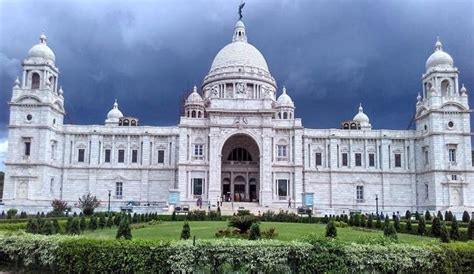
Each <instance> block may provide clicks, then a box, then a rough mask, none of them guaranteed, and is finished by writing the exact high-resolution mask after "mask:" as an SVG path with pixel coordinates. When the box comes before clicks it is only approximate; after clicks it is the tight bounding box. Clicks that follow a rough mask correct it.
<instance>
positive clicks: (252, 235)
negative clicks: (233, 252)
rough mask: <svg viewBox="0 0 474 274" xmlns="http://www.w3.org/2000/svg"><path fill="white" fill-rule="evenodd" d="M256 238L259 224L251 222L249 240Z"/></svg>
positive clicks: (257, 237) (258, 237)
mask: <svg viewBox="0 0 474 274" xmlns="http://www.w3.org/2000/svg"><path fill="white" fill-rule="evenodd" d="M258 239H260V225H259V224H258V223H253V224H252V226H251V227H250V231H249V240H258Z"/></svg>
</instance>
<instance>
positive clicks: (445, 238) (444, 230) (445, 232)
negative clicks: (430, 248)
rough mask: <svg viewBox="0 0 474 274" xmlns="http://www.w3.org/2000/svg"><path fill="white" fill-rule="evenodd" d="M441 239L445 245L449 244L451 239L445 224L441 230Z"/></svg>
mask: <svg viewBox="0 0 474 274" xmlns="http://www.w3.org/2000/svg"><path fill="white" fill-rule="evenodd" d="M439 237H440V239H441V241H442V242H443V243H449V242H450V238H449V231H448V228H447V227H446V225H445V224H444V223H443V226H441V228H440V230H439Z"/></svg>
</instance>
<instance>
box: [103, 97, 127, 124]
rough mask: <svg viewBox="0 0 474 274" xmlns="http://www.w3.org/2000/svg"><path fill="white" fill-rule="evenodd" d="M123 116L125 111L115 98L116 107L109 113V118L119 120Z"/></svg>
mask: <svg viewBox="0 0 474 274" xmlns="http://www.w3.org/2000/svg"><path fill="white" fill-rule="evenodd" d="M122 117H123V113H122V112H121V111H120V110H119V108H118V103H117V99H115V103H114V107H113V108H112V109H111V110H110V111H109V113H107V120H115V119H116V120H117V122H118V119H120V118H122Z"/></svg>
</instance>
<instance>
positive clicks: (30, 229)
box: [25, 218, 40, 234]
mask: <svg viewBox="0 0 474 274" xmlns="http://www.w3.org/2000/svg"><path fill="white" fill-rule="evenodd" d="M39 229H40V227H39V224H38V220H37V219H36V218H31V219H29V220H28V224H27V225H26V230H25V231H26V232H27V233H32V234H36V233H38V232H39Z"/></svg>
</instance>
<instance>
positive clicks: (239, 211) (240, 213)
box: [237, 209, 252, 216]
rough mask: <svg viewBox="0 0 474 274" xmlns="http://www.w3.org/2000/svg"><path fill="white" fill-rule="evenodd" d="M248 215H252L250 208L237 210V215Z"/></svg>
mask: <svg viewBox="0 0 474 274" xmlns="http://www.w3.org/2000/svg"><path fill="white" fill-rule="evenodd" d="M247 215H252V214H251V213H250V210H247V209H239V210H238V211H237V216H247Z"/></svg>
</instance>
